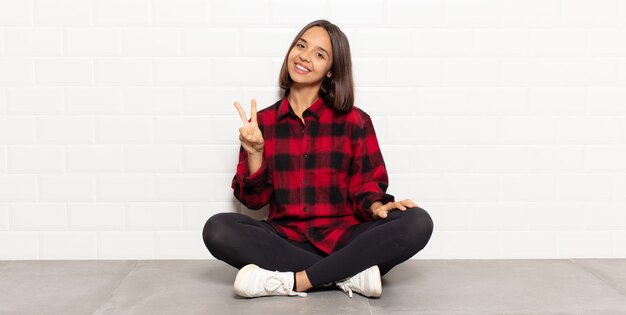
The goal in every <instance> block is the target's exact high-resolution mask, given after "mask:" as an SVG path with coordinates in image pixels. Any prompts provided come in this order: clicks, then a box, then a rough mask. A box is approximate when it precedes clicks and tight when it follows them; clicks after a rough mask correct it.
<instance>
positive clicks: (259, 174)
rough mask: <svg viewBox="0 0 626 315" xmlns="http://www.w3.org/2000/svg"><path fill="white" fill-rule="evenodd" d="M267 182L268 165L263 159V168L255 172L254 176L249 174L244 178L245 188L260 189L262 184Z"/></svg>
mask: <svg viewBox="0 0 626 315" xmlns="http://www.w3.org/2000/svg"><path fill="white" fill-rule="evenodd" d="M266 181H267V164H266V163H265V158H263V162H261V167H259V169H258V170H257V171H256V172H254V174H247V175H244V177H243V186H244V187H258V186H261V185H262V184H265V182H266Z"/></svg>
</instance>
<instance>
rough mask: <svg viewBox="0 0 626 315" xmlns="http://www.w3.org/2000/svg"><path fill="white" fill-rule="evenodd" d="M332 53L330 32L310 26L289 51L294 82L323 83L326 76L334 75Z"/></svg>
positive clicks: (289, 67) (290, 73)
mask: <svg viewBox="0 0 626 315" xmlns="http://www.w3.org/2000/svg"><path fill="white" fill-rule="evenodd" d="M332 53H333V50H332V45H331V43H330V36H328V32H326V30H325V29H323V28H321V27H319V26H313V27H311V28H309V29H308V30H306V31H305V32H304V34H302V37H300V38H299V39H298V41H297V42H296V44H295V45H294V46H293V48H292V49H291V51H289V56H288V57H287V62H288V63H289V65H288V67H287V69H288V71H289V76H290V77H291V79H292V80H293V81H294V83H295V82H297V83H300V84H321V82H322V79H324V76H327V75H332V74H331V73H330V71H329V70H330V68H331V66H332V65H333V56H332Z"/></svg>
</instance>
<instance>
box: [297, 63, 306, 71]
mask: <svg viewBox="0 0 626 315" xmlns="http://www.w3.org/2000/svg"><path fill="white" fill-rule="evenodd" d="M296 67H297V68H298V69H300V70H302V71H306V72H309V70H308V69H307V68H305V67H303V66H301V65H299V64H297V63H296Z"/></svg>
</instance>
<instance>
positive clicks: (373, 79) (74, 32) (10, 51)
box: [0, 0, 626, 259]
mask: <svg viewBox="0 0 626 315" xmlns="http://www.w3.org/2000/svg"><path fill="white" fill-rule="evenodd" d="M302 8H306V10H302ZM318 18H326V19H329V20H331V21H332V22H334V23H336V24H338V25H339V26H340V27H342V29H343V30H344V32H345V33H346V34H347V35H348V37H349V39H350V43H351V48H352V52H353V57H354V58H353V65H354V73H355V82H356V88H357V95H356V98H357V106H359V107H361V108H363V109H364V110H366V111H367V112H368V113H370V114H371V115H372V116H373V120H374V124H375V126H376V131H377V134H378V136H379V141H380V143H381V146H382V149H383V154H384V155H385V160H386V163H387V166H388V169H389V171H390V179H391V183H390V188H389V192H390V193H392V194H394V195H396V197H397V198H399V199H400V198H402V199H403V198H411V199H413V200H415V201H416V202H417V203H418V204H419V205H420V206H422V207H424V208H425V209H427V210H428V211H429V212H430V214H431V215H432V217H433V219H434V222H435V232H434V234H433V237H432V239H431V242H430V244H429V245H428V246H427V247H426V249H424V251H422V252H421V253H419V254H418V255H417V256H416V258H576V257H599V258H608V257H621V258H624V257H626V250H625V249H626V162H625V161H626V1H622V0H600V1H599V0H524V1H522V0H473V1H467V0H447V1H443V0H423V1H412V0H386V1H385V0H366V1H362V0H358V1H357V0H301V1H296V2H294V1H286V0H236V1H232V0H184V1H180V0H179V1H174V0H87V1H85V0H47V1H34V0H25V1H11V0H0V248H2V250H0V259H146V258H147V259H171V258H174V259H176V258H197V259H203V258H210V257H211V255H210V254H209V253H208V252H207V251H206V249H205V248H204V245H203V244H202V240H201V230H202V227H203V225H204V223H205V221H206V219H207V218H209V217H210V216H211V215H213V214H215V213H219V212H229V211H231V212H232V211H235V212H239V211H241V212H242V213H246V214H249V215H251V216H254V217H257V218H259V217H261V216H262V215H263V212H261V213H258V212H252V211H250V210H248V209H245V207H242V206H241V205H240V204H239V203H238V202H237V201H236V200H235V199H234V198H233V197H232V191H231V189H230V180H231V179H232V176H233V173H234V171H235V165H236V158H237V153H238V148H239V146H238V141H237V129H238V127H239V123H240V122H239V117H238V116H237V114H236V111H235V110H234V108H233V106H232V102H233V101H235V100H239V101H240V102H241V103H242V104H249V99H250V98H252V97H255V98H257V99H258V100H259V104H260V107H261V108H262V107H266V106H269V105H271V104H273V103H274V102H275V101H276V100H277V99H278V97H279V94H278V93H279V89H278V87H277V75H278V72H279V67H280V65H281V63H282V58H283V56H284V54H285V53H286V50H287V48H288V47H287V46H288V45H289V43H290V42H291V40H292V37H293V36H294V35H295V34H296V33H297V32H298V30H299V29H300V28H301V27H302V26H304V25H305V24H306V23H308V22H310V21H312V20H314V19H318Z"/></svg>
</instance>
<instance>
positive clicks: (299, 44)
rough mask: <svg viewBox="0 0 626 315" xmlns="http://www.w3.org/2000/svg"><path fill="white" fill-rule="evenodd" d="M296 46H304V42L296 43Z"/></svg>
mask: <svg viewBox="0 0 626 315" xmlns="http://www.w3.org/2000/svg"><path fill="white" fill-rule="evenodd" d="M296 46H298V47H300V48H304V44H301V43H298V44H296Z"/></svg>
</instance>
